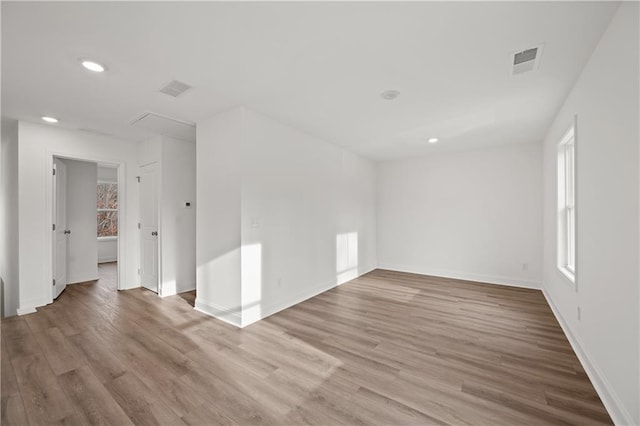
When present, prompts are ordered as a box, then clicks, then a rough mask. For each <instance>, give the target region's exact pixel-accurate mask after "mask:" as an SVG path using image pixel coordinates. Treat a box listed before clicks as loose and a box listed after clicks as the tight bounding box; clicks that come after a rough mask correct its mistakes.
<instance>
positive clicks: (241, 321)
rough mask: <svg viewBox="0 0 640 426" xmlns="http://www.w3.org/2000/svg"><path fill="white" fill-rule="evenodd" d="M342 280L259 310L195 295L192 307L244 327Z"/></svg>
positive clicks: (334, 285) (359, 270)
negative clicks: (230, 307)
mask: <svg viewBox="0 0 640 426" xmlns="http://www.w3.org/2000/svg"><path fill="white" fill-rule="evenodd" d="M374 269H376V267H375V266H372V267H367V268H359V269H358V270H357V272H354V273H355V274H357V276H354V277H353V278H352V279H356V278H357V277H359V276H362V275H364V274H367V273H369V272H371V271H373V270H374ZM349 281H350V280H349ZM344 282H346V281H344V280H338V279H337V278H336V280H333V281H331V282H329V283H323V284H319V285H317V286H314V287H311V288H309V289H306V290H304V291H301V292H299V293H296V294H294V295H291V296H289V297H287V298H286V299H284V300H279V301H278V302H276V303H272V304H269V305H262V306H260V309H259V310H255V309H251V307H249V308H247V309H245V310H244V312H242V313H241V308H240V307H238V308H232V309H229V308H227V307H224V306H218V305H216V304H214V303H208V302H203V301H201V300H198V298H197V295H196V303H195V307H194V309H195V310H196V311H199V312H202V313H204V314H207V315H211V316H213V317H215V318H218V319H220V320H222V321H224V322H226V323H229V324H231V325H235V326H236V327H239V328H244V327H246V326H248V325H250V324H253V323H254V322H257V321H260V320H261V319H264V318H266V317H268V316H270V315H273V314H275V313H277V312H280V311H282V310H285V309H287V308H290V307H291V306H294V305H297V304H298V303H301V302H304V301H305V300H307V299H310V298H312V297H314V296H317V295H319V294H321V293H324V292H325V291H327V290H331V289H332V288H335V287H337V286H339V285H341V284H343V283H344ZM187 291H189V290H187ZM243 314H244V315H243Z"/></svg>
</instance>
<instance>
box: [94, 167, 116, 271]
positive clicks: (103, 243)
mask: <svg viewBox="0 0 640 426" xmlns="http://www.w3.org/2000/svg"><path fill="white" fill-rule="evenodd" d="M98 181H99V182H114V183H117V182H118V169H117V168H115V167H104V166H98ZM116 260H118V237H102V238H98V263H105V262H115V261H116Z"/></svg>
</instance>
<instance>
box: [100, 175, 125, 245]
mask: <svg viewBox="0 0 640 426" xmlns="http://www.w3.org/2000/svg"><path fill="white" fill-rule="evenodd" d="M100 184H109V185H115V186H116V193H118V208H117V209H99V208H97V206H96V219H97V217H98V216H97V215H98V213H100V212H116V220H118V219H119V217H120V213H118V211H119V210H120V193H119V192H118V191H119V185H118V182H113V181H110V180H98V181H97V183H96V192H97V190H98V185H100ZM96 204H97V203H96ZM119 222H120V221H119V220H118V227H117V232H118V233H117V234H116V235H104V236H99V235H97V234H98V229H97V224H96V237H97V238H98V240H99V241H108V240H117V239H118V234H120V223H119Z"/></svg>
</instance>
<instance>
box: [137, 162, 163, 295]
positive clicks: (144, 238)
mask: <svg viewBox="0 0 640 426" xmlns="http://www.w3.org/2000/svg"><path fill="white" fill-rule="evenodd" d="M158 269H159V267H158V171H157V165H156V163H152V164H149V165H146V166H142V167H140V284H141V285H142V286H143V287H145V288H148V289H149V290H152V291H155V292H156V293H157V292H158Z"/></svg>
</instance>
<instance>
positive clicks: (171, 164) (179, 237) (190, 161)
mask: <svg viewBox="0 0 640 426" xmlns="http://www.w3.org/2000/svg"><path fill="white" fill-rule="evenodd" d="M161 161H162V165H161V169H162V171H161V174H162V179H161V186H160V191H161V195H160V198H159V200H160V204H161V206H160V208H161V217H162V223H161V229H160V244H161V246H162V250H161V253H162V262H161V264H162V272H161V274H160V276H161V278H162V292H161V294H162V296H163V297H164V296H170V295H172V294H177V293H182V292H184V291H189V290H194V289H195V288H196V207H195V201H196V145H195V143H193V142H185V141H181V140H177V139H172V138H170V137H167V136H163V137H162V160H161ZM185 202H190V203H191V207H188V208H187V207H185V206H184V203H185Z"/></svg>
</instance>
